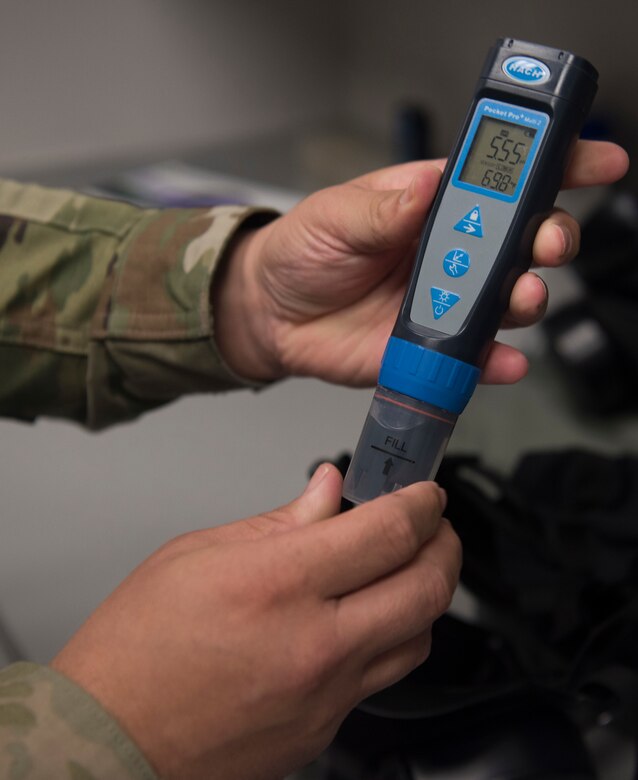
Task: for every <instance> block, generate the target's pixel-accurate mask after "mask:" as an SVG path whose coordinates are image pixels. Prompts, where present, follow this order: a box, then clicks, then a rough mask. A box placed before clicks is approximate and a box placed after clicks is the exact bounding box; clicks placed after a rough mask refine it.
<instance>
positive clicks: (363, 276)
mask: <svg viewBox="0 0 638 780" xmlns="http://www.w3.org/2000/svg"><path fill="white" fill-rule="evenodd" d="M443 162H444V161H440V160H439V161H434V162H431V163H427V162H415V163H407V164H405V165H400V166H396V167H393V168H388V169H385V170H381V171H377V172H375V173H371V174H369V175H367V176H362V177H360V178H358V179H354V180H353V181H351V182H348V183H347V184H342V185H339V186H335V187H330V188H328V189H325V190H322V191H320V192H317V193H315V194H314V195H311V196H310V197H308V198H306V199H305V200H304V201H302V202H301V203H300V204H298V205H297V206H296V207H295V208H294V209H292V210H291V211H290V212H289V213H288V214H286V215H285V216H283V217H281V218H280V219H278V220H275V221H274V222H272V223H271V224H269V225H267V226H266V227H264V228H262V229H260V230H257V231H255V232H253V233H250V234H247V235H246V236H244V237H243V239H241V240H240V241H239V242H238V243H237V245H236V246H235V248H234V252H233V253H232V255H231V257H230V258H229V261H228V263H227V265H226V267H225V268H224V269H223V270H222V271H221V273H220V275H219V277H218V279H217V280H216V283H215V285H214V288H213V303H214V318H215V329H216V339H217V343H218V345H219V347H220V349H221V352H222V354H223V355H224V357H225V358H226V360H227V362H228V363H229V365H230V366H231V368H233V369H234V370H235V371H236V373H238V374H239V375H241V376H243V377H245V378H248V379H256V380H270V379H274V378H277V377H281V376H289V375H302V376H314V377H318V378H320V379H325V380H328V381H331V382H336V383H341V384H348V385H354V386H361V385H371V384H374V382H375V381H376V378H377V374H378V371H379V365H380V362H381V356H382V354H383V349H384V347H385V344H386V342H387V339H388V337H389V335H390V332H391V330H392V326H393V324H394V321H395V319H396V316H397V313H398V310H399V306H400V303H401V300H402V297H403V293H404V289H405V285H406V283H407V279H408V277H409V274H410V269H411V266H412V263H413V259H414V253H415V250H416V242H417V240H418V236H419V233H420V230H421V227H422V225H423V222H424V219H425V216H426V214H427V212H428V210H429V208H430V206H431V204H432V201H433V199H434V196H435V194H436V190H437V187H438V185H439V182H440V178H441V170H442V167H443ZM627 165H628V162H627V155H626V153H625V152H624V151H623V150H622V149H621V148H620V147H618V146H616V145H615V144H610V143H598V142H585V141H581V142H579V144H578V145H577V147H576V150H575V153H574V156H573V158H572V161H571V164H570V166H569V169H568V171H567V174H566V177H565V182H564V186H565V187H583V186H588V185H596V184H605V183H610V182H613V181H615V180H616V179H618V178H620V177H621V176H623V175H624V173H625V172H626V169H627ZM579 240H580V233H579V228H578V225H577V223H576V222H575V220H574V219H573V218H572V217H570V216H569V215H568V214H566V213H565V212H563V211H560V210H554V211H553V212H552V214H551V215H550V216H549V217H548V219H546V220H545V222H543V224H542V225H541V227H540V229H539V230H538V233H537V235H536V240H535V243H534V249H533V256H534V261H535V263H537V264H538V265H541V266H556V265H560V264H561V263H564V262H567V261H568V260H570V259H572V258H573V257H574V256H575V254H576V252H577V251H578V245H579ZM546 303H547V289H546V287H545V284H544V283H543V282H542V281H541V280H540V279H539V278H538V277H537V276H536V275H535V274H533V273H527V274H524V275H523V276H521V277H520V279H519V280H518V282H517V283H516V285H515V287H514V290H513V292H512V296H511V300H510V307H509V312H508V313H507V315H506V318H505V324H506V325H513V324H515V325H529V324H532V323H534V322H536V321H537V320H538V319H540V317H542V315H543V313H544V311H545V308H546ZM526 369H527V361H526V359H525V357H524V356H523V355H522V354H521V353H520V352H518V351H517V350H515V349H513V348H511V347H507V346H505V345H502V344H496V345H495V346H494V348H493V349H492V351H491V353H490V356H489V358H488V360H487V363H486V365H485V367H484V371H483V377H482V379H483V381H486V382H515V381H517V380H518V379H520V378H521V377H522V376H523V375H524V374H525V372H526Z"/></svg>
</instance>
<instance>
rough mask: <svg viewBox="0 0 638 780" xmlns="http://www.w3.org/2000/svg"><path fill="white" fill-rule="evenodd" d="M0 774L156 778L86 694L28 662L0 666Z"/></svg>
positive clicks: (25, 778)
mask: <svg viewBox="0 0 638 780" xmlns="http://www.w3.org/2000/svg"><path fill="white" fill-rule="evenodd" d="M0 777H1V778H6V780H52V778H55V779H56V780H157V776H156V774H155V772H154V771H153V769H152V768H151V766H150V765H149V764H148V762H147V761H146V759H145V758H144V756H143V755H142V754H141V753H140V751H139V750H138V749H137V747H136V746H135V744H134V743H133V742H132V741H131V740H130V739H129V737H128V736H127V735H126V734H125V733H124V732H123V731H122V730H121V729H120V727H119V726H118V724H117V723H116V722H115V721H114V720H112V719H111V718H110V717H109V716H108V715H107V714H106V713H105V712H104V710H102V708H101V707H100V705H99V704H98V703H97V702H96V701H95V700H94V699H93V698H92V697H91V696H90V695H89V694H88V693H86V692H85V691H84V690H83V689H82V688H79V687H78V686H76V685H75V684H74V683H72V682H71V681H69V680H67V679H66V678H65V677H62V676H61V675H59V674H57V673H56V672H55V671H53V670H52V669H50V668H49V667H46V666H38V665H37V664H29V663H18V664H13V665H12V666H9V667H7V668H6V669H4V670H0Z"/></svg>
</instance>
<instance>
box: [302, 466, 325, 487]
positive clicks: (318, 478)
mask: <svg viewBox="0 0 638 780" xmlns="http://www.w3.org/2000/svg"><path fill="white" fill-rule="evenodd" d="M328 471H329V468H328V466H327V465H326V464H325V463H322V464H321V466H319V467H318V468H317V470H316V471H315V473H314V474H313V475H312V479H311V480H310V482H309V483H308V484H307V485H306V489H305V490H304V493H310V492H311V491H313V490H316V489H317V488H318V487H319V485H320V484H321V483H322V482H323V480H324V479H325V477H326V474H327V473H328Z"/></svg>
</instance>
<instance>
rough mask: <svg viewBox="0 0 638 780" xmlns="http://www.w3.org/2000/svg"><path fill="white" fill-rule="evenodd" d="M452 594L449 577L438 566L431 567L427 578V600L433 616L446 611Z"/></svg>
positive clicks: (452, 589)
mask: <svg viewBox="0 0 638 780" xmlns="http://www.w3.org/2000/svg"><path fill="white" fill-rule="evenodd" d="M453 595H454V588H453V587H452V583H451V582H450V579H449V577H447V576H446V575H445V574H444V573H443V571H441V569H439V568H435V569H432V570H431V572H430V577H429V579H428V600H429V602H430V609H431V610H432V613H433V615H434V616H436V617H439V616H440V615H442V614H443V613H444V612H446V611H447V609H448V608H449V606H450V604H451V603H452V596H453Z"/></svg>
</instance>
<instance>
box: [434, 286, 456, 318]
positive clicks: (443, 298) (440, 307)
mask: <svg viewBox="0 0 638 780" xmlns="http://www.w3.org/2000/svg"><path fill="white" fill-rule="evenodd" d="M430 296H431V297H432V312H433V314H434V319H435V320H438V319H441V317H442V316H443V315H444V314H446V313H447V312H448V311H449V310H450V309H451V308H452V306H454V304H455V303H458V302H459V301H460V300H461V296H460V295H457V294H456V293H453V292H450V290H442V289H441V288H440V287H432V289H431V290H430Z"/></svg>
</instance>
